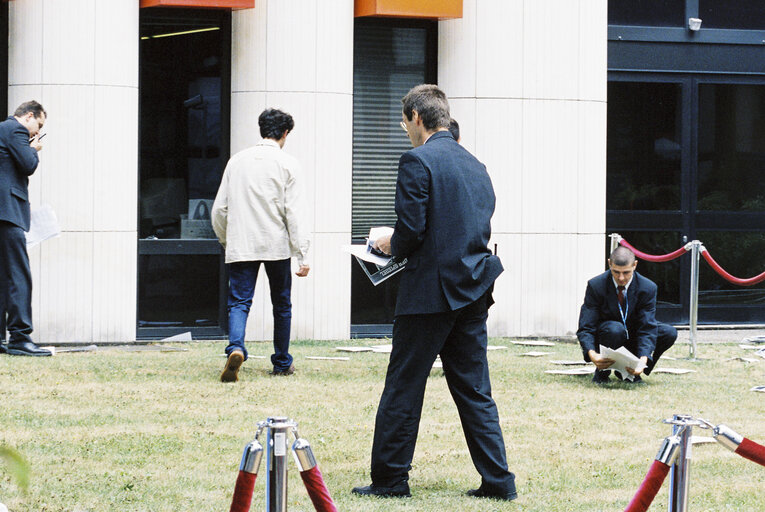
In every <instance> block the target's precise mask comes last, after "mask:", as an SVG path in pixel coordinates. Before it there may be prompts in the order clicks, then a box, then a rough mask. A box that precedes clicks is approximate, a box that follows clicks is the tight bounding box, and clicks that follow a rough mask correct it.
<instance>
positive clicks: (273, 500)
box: [266, 416, 297, 512]
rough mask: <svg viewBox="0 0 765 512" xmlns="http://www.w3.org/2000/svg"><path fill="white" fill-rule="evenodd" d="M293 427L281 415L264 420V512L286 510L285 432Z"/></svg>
mask: <svg viewBox="0 0 765 512" xmlns="http://www.w3.org/2000/svg"><path fill="white" fill-rule="evenodd" d="M294 428H297V423H295V422H294V421H292V420H290V419H288V418H285V417H281V416H279V417H273V418H268V420H267V422H266V461H267V464H268V471H266V512H287V450H288V447H287V433H288V432H289V431H291V430H292V429H294Z"/></svg>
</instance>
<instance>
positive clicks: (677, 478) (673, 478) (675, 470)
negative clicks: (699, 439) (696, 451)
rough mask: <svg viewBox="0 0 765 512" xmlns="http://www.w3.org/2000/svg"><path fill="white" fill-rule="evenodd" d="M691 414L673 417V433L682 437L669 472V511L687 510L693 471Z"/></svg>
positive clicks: (679, 511) (683, 511)
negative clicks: (677, 453)
mask: <svg viewBox="0 0 765 512" xmlns="http://www.w3.org/2000/svg"><path fill="white" fill-rule="evenodd" d="M691 421H693V418H692V417H691V416H687V415H684V414H675V415H674V416H673V417H672V421H671V422H670V423H672V435H673V436H678V437H679V438H680V453H679V455H678V457H677V459H676V460H675V463H674V464H673V465H672V468H671V469H670V472H669V508H668V511H669V512H687V510H688V485H689V483H690V471H691V433H692V431H693V427H692V426H691V424H690V422H691Z"/></svg>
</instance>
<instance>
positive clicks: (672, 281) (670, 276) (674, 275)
mask: <svg viewBox="0 0 765 512" xmlns="http://www.w3.org/2000/svg"><path fill="white" fill-rule="evenodd" d="M619 234H620V235H621V236H622V238H624V239H625V240H626V241H628V242H629V243H630V244H631V245H632V246H634V247H635V248H636V249H638V250H639V251H642V252H645V253H648V254H667V253H668V252H672V251H674V250H675V249H677V248H679V247H682V246H683V245H685V243H684V242H683V237H682V235H681V234H680V233H678V232H673V231H625V232H620V233H619ZM610 250H611V239H610V238H608V239H607V243H606V255H608V254H609V253H610ZM685 257H687V256H681V257H680V258H676V259H674V260H672V261H669V262H663V263H652V262H650V261H643V260H640V261H638V266H637V272H638V273H640V274H641V275H642V276H643V277H647V278H648V279H650V280H651V281H653V282H654V283H656V286H657V287H658V288H659V290H658V292H657V305H679V304H680V303H681V301H680V265H681V262H682V259H683V258H685ZM684 293H687V290H685V291H684Z"/></svg>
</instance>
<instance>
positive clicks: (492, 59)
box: [460, 0, 524, 98]
mask: <svg viewBox="0 0 765 512" xmlns="http://www.w3.org/2000/svg"><path fill="white" fill-rule="evenodd" d="M466 3H467V2H466ZM476 6H477V7H476V19H477V28H476V51H475V57H474V58H475V61H476V96H478V97H479V98H480V97H488V98H520V97H522V95H523V46H524V40H523V37H524V30H523V9H524V1H523V0H483V1H480V2H478V1H477V0H476ZM460 64H464V65H465V66H467V67H466V69H467V71H468V72H469V71H470V66H469V62H465V63H460Z"/></svg>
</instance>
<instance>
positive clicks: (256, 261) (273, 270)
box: [212, 108, 310, 382]
mask: <svg viewBox="0 0 765 512" xmlns="http://www.w3.org/2000/svg"><path fill="white" fill-rule="evenodd" d="M258 124H259V125H260V135H261V137H263V140H262V141H260V142H259V143H258V144H257V145H255V146H253V147H251V148H249V149H245V150H244V151H241V152H239V153H237V154H235V155H234V156H233V157H232V158H231V159H230V160H229V162H228V165H226V170H225V172H224V173H223V179H222V181H221V184H220V188H219V189H218V195H217V196H216V197H215V203H214V204H213V209H212V225H213V229H214V230H215V234H216V235H217V236H218V240H220V243H221V244H222V245H223V247H225V249H226V264H227V265H228V269H229V298H228V339H229V343H228V346H227V347H226V355H227V356H228V358H227V359H226V366H225V368H224V369H223V373H221V376H220V380H221V381H223V382H235V381H236V380H238V375H239V368H240V367H241V365H242V363H243V362H244V361H246V360H247V348H246V347H245V346H244V332H245V327H246V325H247V316H248V315H249V312H250V307H251V306H252V297H253V293H254V292H255V282H256V279H257V276H258V270H260V264H261V263H262V264H263V266H265V268H266V275H267V276H268V286H269V288H270V290H271V303H272V305H273V314H274V354H273V355H272V356H271V364H272V365H273V371H272V372H271V374H272V375H291V374H292V373H294V371H295V366H294V365H293V364H292V356H291V355H290V353H289V344H290V324H291V322H292V303H291V301H290V294H291V289H292V275H291V265H290V258H291V257H292V256H295V257H297V262H298V265H299V267H300V268H299V269H298V271H297V272H296V273H295V275H297V276H299V277H306V276H307V275H308V272H309V270H310V267H309V265H308V259H307V255H308V247H309V245H310V240H309V239H308V237H307V233H306V232H304V231H302V229H304V227H305V226H304V225H302V224H301V222H304V219H303V216H302V213H301V212H302V210H303V198H302V197H301V186H302V181H301V180H302V178H301V169H300V164H299V163H298V161H297V160H296V159H295V158H293V157H291V156H290V155H288V154H286V153H285V152H283V151H282V148H283V147H284V142H285V141H286V140H287V135H288V134H289V133H290V132H291V131H292V129H293V128H294V127H295V122H294V121H293V119H292V116H291V115H289V114H287V113H286V112H282V111H280V110H276V109H270V108H269V109H266V110H264V111H263V113H261V114H260V117H259V118H258Z"/></svg>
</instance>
